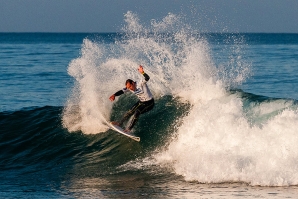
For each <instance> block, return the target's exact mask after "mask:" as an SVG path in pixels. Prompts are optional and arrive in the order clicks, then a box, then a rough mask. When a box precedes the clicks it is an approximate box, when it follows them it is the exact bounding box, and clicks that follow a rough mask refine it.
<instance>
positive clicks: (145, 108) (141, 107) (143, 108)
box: [128, 99, 154, 130]
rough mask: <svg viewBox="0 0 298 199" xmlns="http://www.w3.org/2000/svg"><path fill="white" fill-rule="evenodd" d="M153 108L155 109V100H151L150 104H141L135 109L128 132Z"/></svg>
mask: <svg viewBox="0 0 298 199" xmlns="http://www.w3.org/2000/svg"><path fill="white" fill-rule="evenodd" d="M153 107H154V100H153V99H152V100H150V101H149V102H140V103H139V105H138V106H137V107H136V108H135V111H134V114H133V118H132V120H131V122H130V124H129V126H128V130H131V129H132V128H133V127H134V125H135V124H136V123H137V121H138V119H139V117H140V115H141V114H142V113H146V112H148V111H150V110H151V109H153Z"/></svg>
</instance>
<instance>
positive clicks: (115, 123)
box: [111, 121, 120, 126]
mask: <svg viewBox="0 0 298 199" xmlns="http://www.w3.org/2000/svg"><path fill="white" fill-rule="evenodd" d="M111 124H113V125H117V126H120V123H119V122H116V121H113V122H111Z"/></svg>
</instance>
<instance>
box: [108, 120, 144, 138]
mask: <svg viewBox="0 0 298 199" xmlns="http://www.w3.org/2000/svg"><path fill="white" fill-rule="evenodd" d="M107 125H108V126H109V127H110V129H112V130H114V131H116V132H118V133H121V134H122V135H125V136H127V137H129V138H131V139H133V140H135V141H137V142H139V141H140V140H141V139H140V137H137V136H134V135H132V134H130V133H126V132H124V130H123V129H122V128H121V127H120V126H117V125H114V124H112V123H111V122H107Z"/></svg>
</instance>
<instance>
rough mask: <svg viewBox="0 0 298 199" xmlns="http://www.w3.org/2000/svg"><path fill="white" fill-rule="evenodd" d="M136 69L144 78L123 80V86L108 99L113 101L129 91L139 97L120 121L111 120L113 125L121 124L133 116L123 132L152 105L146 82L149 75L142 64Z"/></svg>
mask: <svg viewBox="0 0 298 199" xmlns="http://www.w3.org/2000/svg"><path fill="white" fill-rule="evenodd" d="M138 70H139V72H140V73H141V74H142V75H143V76H144V78H145V79H143V80H141V81H140V82H135V81H133V80H131V79H127V80H126V82H125V88H123V89H122V90H119V91H117V92H116V93H115V94H113V95H112V96H111V97H110V100H111V101H114V100H115V97H116V96H120V95H122V94H124V93H126V92H128V91H130V92H132V93H134V94H135V95H136V96H137V97H138V98H139V101H138V102H137V103H135V104H134V105H133V106H132V107H131V109H130V110H129V111H127V112H126V113H125V114H124V116H123V118H122V119H121V120H120V122H112V124H114V125H117V126H122V125H123V123H124V122H125V121H127V120H128V119H129V118H130V117H131V116H133V118H132V120H131V122H130V124H129V125H128V127H127V129H125V130H124V131H125V132H130V131H131V129H132V128H133V126H134V125H135V124H136V122H137V120H138V118H139V116H140V115H141V114H143V113H146V112H148V111H150V110H151V109H152V108H153V107H154V99H153V95H152V94H151V92H150V89H149V88H148V86H147V82H148V81H149V79H150V77H149V75H147V74H146V73H145V72H144V69H143V66H141V65H140V66H139V68H138Z"/></svg>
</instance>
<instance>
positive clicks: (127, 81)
mask: <svg viewBox="0 0 298 199" xmlns="http://www.w3.org/2000/svg"><path fill="white" fill-rule="evenodd" d="M128 83H130V84H132V83H135V82H134V81H133V80H131V79H127V80H126V82H125V85H126V84H128Z"/></svg>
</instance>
